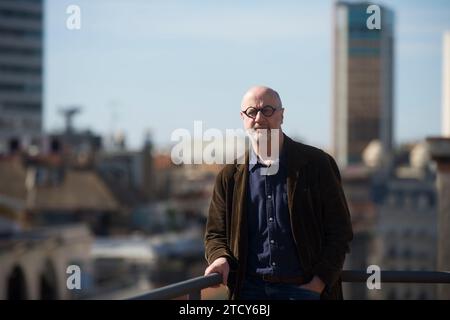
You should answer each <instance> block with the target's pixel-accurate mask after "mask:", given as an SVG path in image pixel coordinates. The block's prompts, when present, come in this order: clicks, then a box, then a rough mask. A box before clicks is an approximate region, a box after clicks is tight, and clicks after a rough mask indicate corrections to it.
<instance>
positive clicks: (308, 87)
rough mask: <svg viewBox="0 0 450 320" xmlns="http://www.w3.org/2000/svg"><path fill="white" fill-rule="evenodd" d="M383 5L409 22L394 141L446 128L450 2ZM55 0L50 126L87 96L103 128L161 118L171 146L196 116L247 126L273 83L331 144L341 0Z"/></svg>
mask: <svg viewBox="0 0 450 320" xmlns="http://www.w3.org/2000/svg"><path fill="white" fill-rule="evenodd" d="M69 4H76V5H79V7H80V9H81V21H82V24H81V29H80V30H73V31H70V30H67V29H66V27H65V20H66V19H67V17H68V15H67V14H66V12H65V10H66V8H67V6H68V5H69ZM380 4H383V5H386V6H387V7H388V8H390V9H391V10H392V11H394V13H395V15H396V23H397V25H396V34H395V37H396V39H397V43H396V48H395V52H396V56H395V61H396V62H397V64H396V70H395V76H394V78H395V86H394V87H395V93H396V95H395V97H394V106H395V110H394V119H395V124H394V128H395V129H394V133H395V139H394V140H395V142H396V143H397V144H398V143H399V142H405V141H410V140H418V139H424V138H425V137H426V136H429V135H436V134H439V132H440V131H441V128H440V126H441V119H440V118H441V88H442V86H441V81H442V74H441V70H442V67H441V64H442V62H441V61H442V38H443V33H444V31H445V30H446V29H450V19H448V17H449V16H450V3H447V2H445V1H433V2H432V3H427V4H424V3H421V2H420V1H404V0H397V1H385V2H381V3H380ZM45 8H46V11H45V12H46V16H45V32H46V33H45V87H44V91H45V99H44V106H45V109H44V115H45V116H44V118H45V128H46V131H50V130H54V129H61V128H62V127H63V119H62V118H61V117H60V116H59V115H58V113H57V110H58V108H59V107H61V106H64V105H73V104H76V105H81V106H83V113H82V114H81V115H80V116H79V118H78V119H76V121H75V125H76V127H77V128H82V129H85V128H90V129H93V130H95V131H98V132H99V133H100V134H102V135H105V134H107V133H111V132H112V130H113V129H115V130H118V129H120V130H123V131H125V133H126V134H127V142H128V145H129V146H131V147H132V148H137V147H140V146H141V145H142V141H143V137H144V134H145V131H146V130H147V129H151V130H152V133H153V137H154V140H155V144H156V145H157V146H163V145H164V144H166V143H168V142H170V134H171V132H172V131H173V130H175V129H177V128H186V129H188V130H192V129H193V122H194V121H195V120H203V121H204V127H205V128H213V127H214V128H218V129H221V130H225V129H226V128H240V127H241V121H240V118H239V114H238V110H239V109H238V108H239V102H240V99H241V96H242V94H243V93H244V92H245V90H246V89H247V88H248V87H250V86H251V85H253V84H265V85H269V86H272V87H273V88H275V89H276V90H278V91H279V92H280V94H281V96H282V97H283V103H284V106H285V108H286V117H285V123H284V129H285V131H286V133H287V134H288V135H292V136H294V137H300V138H303V139H304V140H305V141H306V142H307V143H311V144H315V145H318V146H320V147H324V148H331V141H332V135H331V131H332V77H333V72H332V66H333V65H332V40H333V39H332V29H333V25H332V8H333V3H332V1H327V2H321V3H317V4H310V3H308V4H307V3H306V2H303V3H300V4H297V3H294V2H285V3H284V4H283V5H282V6H281V5H277V6H275V5H273V4H270V3H269V2H263V3H258V5H256V4H255V3H247V4H245V5H244V4H239V5H238V4H237V3H234V2H232V3H227V4H221V5H216V6H212V5H205V4H204V3H201V2H200V1H194V2H192V3H190V4H189V6H188V5H185V4H182V3H181V2H177V1H175V2H171V3H169V4H167V3H160V2H153V3H147V2H143V1H135V2H133V3H132V4H130V3H129V2H128V3H125V2H122V1H114V2H112V3H111V2H109V4H108V3H107V2H105V1H95V2H91V3H89V2H88V1H77V2H76V3H73V2H69V1H58V2H56V1H54V0H48V1H46V3H45ZM131 17H132V18H131ZM267 21H271V23H267ZM206 25H207V26H208V28H205V26H206ZM118 43H120V45H118ZM255 53H257V54H255ZM86 75H88V76H86ZM424 79H426V81H424ZM155 105H156V106H157V107H155ZM233 110H235V112H232V111H233ZM401 115H407V117H406V116H403V117H402V116H401ZM423 119H428V121H426V122H424V121H423Z"/></svg>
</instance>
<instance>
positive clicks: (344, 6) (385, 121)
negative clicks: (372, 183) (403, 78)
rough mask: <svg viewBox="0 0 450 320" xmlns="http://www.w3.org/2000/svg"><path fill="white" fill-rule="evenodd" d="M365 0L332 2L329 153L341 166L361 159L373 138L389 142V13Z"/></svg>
mask: <svg viewBox="0 0 450 320" xmlns="http://www.w3.org/2000/svg"><path fill="white" fill-rule="evenodd" d="M369 6H371V4H369V3H367V2H345V1H338V2H336V3H335V8H334V110H333V117H334V119H333V125H334V128H333V140H334V141H333V147H334V156H335V157H336V159H337V161H338V163H339V164H340V165H341V166H346V165H348V164H352V163H360V162H361V157H362V152H363V150H364V149H365V147H366V146H367V145H368V144H369V143H370V142H371V141H372V140H375V139H377V140H380V141H381V143H382V145H383V148H384V150H385V151H389V150H391V148H392V144H393V141H392V140H393V123H394V121H393V96H394V90H393V83H394V77H393V74H394V70H393V69H394V14H393V12H392V11H390V10H389V9H387V8H386V7H383V6H377V7H378V8H379V9H380V11H379V12H380V16H379V18H380V19H379V21H381V23H380V28H379V29H376V28H374V29H370V28H369V26H368V19H369V22H370V23H369V24H371V23H372V22H375V23H376V22H377V21H376V20H371V19H372V18H371V17H372V16H373V17H375V18H377V16H376V15H375V16H374V14H376V13H373V12H371V11H370V10H369V13H368V8H369Z"/></svg>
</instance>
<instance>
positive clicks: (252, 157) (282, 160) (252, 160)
mask: <svg viewBox="0 0 450 320" xmlns="http://www.w3.org/2000/svg"><path fill="white" fill-rule="evenodd" d="M277 164H280V165H281V166H283V167H286V165H287V164H286V148H285V146H283V147H282V148H281V154H280V155H279V158H278V159H277V160H275V162H274V164H273V165H277ZM259 167H267V166H266V165H264V164H263V163H261V162H260V159H259V157H258V156H257V155H256V153H255V151H254V150H253V147H252V146H251V145H250V153H249V164H248V169H249V171H250V172H253V171H254V169H256V168H259Z"/></svg>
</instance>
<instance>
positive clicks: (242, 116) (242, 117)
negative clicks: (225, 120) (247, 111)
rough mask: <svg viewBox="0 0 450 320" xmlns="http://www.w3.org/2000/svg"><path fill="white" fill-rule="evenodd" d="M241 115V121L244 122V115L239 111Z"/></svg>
mask: <svg viewBox="0 0 450 320" xmlns="http://www.w3.org/2000/svg"><path fill="white" fill-rule="evenodd" d="M239 114H240V115H241V119H242V120H244V113H243V112H242V111H239Z"/></svg>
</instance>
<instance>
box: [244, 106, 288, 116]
mask: <svg viewBox="0 0 450 320" xmlns="http://www.w3.org/2000/svg"><path fill="white" fill-rule="evenodd" d="M278 109H279V108H274V107H272V106H269V105H267V106H264V107H262V108H261V109H257V108H255V107H248V108H247V109H245V111H242V112H243V113H244V114H245V115H246V116H247V117H249V118H252V119H255V118H256V116H257V115H258V112H260V111H261V113H262V114H263V116H264V117H271V116H272V115H273V114H274V112H275V111H277V110H278Z"/></svg>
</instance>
